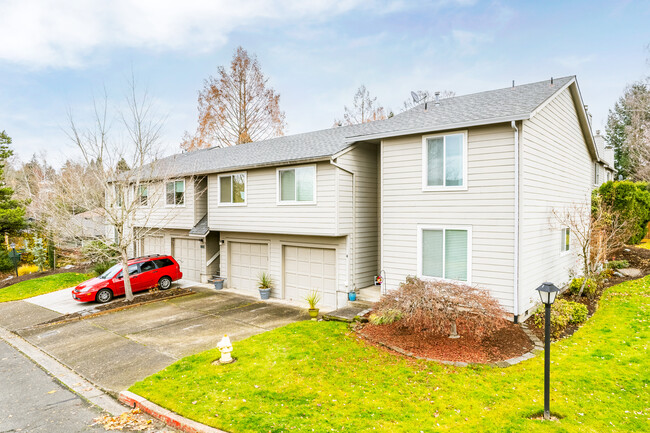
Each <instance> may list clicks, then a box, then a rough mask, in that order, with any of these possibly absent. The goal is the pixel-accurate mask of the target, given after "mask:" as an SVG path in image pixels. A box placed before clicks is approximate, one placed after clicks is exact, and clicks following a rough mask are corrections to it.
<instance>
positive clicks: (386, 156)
mask: <svg viewBox="0 0 650 433" xmlns="http://www.w3.org/2000/svg"><path fill="white" fill-rule="evenodd" d="M449 132H450V133H454V132H460V131H449ZM467 132H468V152H467V154H468V156H467V180H466V182H467V187H468V189H467V190H466V191H422V169H423V161H422V155H423V153H422V136H421V135H411V136H404V137H398V138H391V139H385V140H383V141H382V144H381V146H382V147H381V173H382V177H381V180H380V182H381V231H382V245H381V260H382V268H383V269H384V271H385V273H386V285H387V288H388V289H395V288H396V287H397V286H398V285H399V283H401V282H402V281H404V280H405V279H406V277H407V276H408V275H416V274H417V263H418V254H419V252H418V245H417V242H418V226H440V227H448V226H452V227H455V226H470V227H471V233H472V237H471V245H472V250H471V258H470V261H471V269H470V273H471V276H472V284H476V285H478V286H481V287H484V288H486V289H489V290H490V292H491V293H492V295H493V296H495V297H496V298H497V299H499V301H500V302H501V303H502V305H503V306H504V307H505V308H506V309H508V310H509V311H512V309H513V283H514V278H513V275H514V228H513V227H514V132H513V130H512V128H511V127H510V125H508V124H503V125H493V126H487V127H476V128H471V129H469V130H467Z"/></svg>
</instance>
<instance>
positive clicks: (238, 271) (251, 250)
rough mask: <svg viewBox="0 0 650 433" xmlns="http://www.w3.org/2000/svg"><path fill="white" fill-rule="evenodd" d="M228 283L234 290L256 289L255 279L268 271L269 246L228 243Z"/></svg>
mask: <svg viewBox="0 0 650 433" xmlns="http://www.w3.org/2000/svg"><path fill="white" fill-rule="evenodd" d="M228 248H229V254H230V283H229V286H230V287H233V288H235V289H242V290H255V289H257V277H258V276H259V274H260V273H261V272H268V270H269V246H268V245H267V244H253V243H247V242H229V243H228Z"/></svg>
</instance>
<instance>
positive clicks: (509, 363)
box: [355, 323, 544, 368]
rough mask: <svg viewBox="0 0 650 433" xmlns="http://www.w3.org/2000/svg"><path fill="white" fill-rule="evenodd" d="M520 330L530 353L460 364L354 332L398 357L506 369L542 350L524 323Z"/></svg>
mask: <svg viewBox="0 0 650 433" xmlns="http://www.w3.org/2000/svg"><path fill="white" fill-rule="evenodd" d="M520 325H521V328H522V330H523V331H524V333H525V334H526V336H527V337H528V338H529V339H530V340H531V342H532V343H533V345H534V347H533V350H531V351H530V352H526V353H524V354H523V355H521V356H517V357H515V358H510V359H506V360H504V361H498V362H485V363H483V362H460V361H446V360H443V359H434V358H427V357H426V356H419V355H416V354H415V353H412V352H409V351H407V350H404V349H402V348H399V347H396V346H391V345H390V344H386V343H383V342H381V341H379V340H375V339H374V338H370V337H368V336H367V335H363V334H361V333H359V332H358V331H359V329H358V328H356V329H355V331H356V333H357V335H358V336H359V337H361V338H362V339H363V340H366V341H369V342H371V343H373V344H377V345H379V346H383V347H385V348H387V349H390V350H392V351H393V352H397V353H399V354H400V355H404V356H408V357H410V358H415V359H421V360H424V361H433V362H437V363H439V364H444V365H452V366H454V367H471V366H486V367H499V368H506V367H510V366H513V365H516V364H519V363H520V362H523V361H526V360H528V359H531V358H534V357H535V355H536V354H537V353H538V352H539V350H543V349H544V346H543V344H542V342H541V341H540V340H539V339H538V338H537V336H536V335H535V334H534V333H533V332H532V331H531V330H530V329H528V326H526V325H525V324H524V323H520Z"/></svg>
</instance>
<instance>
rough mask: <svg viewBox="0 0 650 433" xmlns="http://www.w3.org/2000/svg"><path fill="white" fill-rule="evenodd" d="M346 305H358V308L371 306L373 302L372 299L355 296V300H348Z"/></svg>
mask: <svg viewBox="0 0 650 433" xmlns="http://www.w3.org/2000/svg"><path fill="white" fill-rule="evenodd" d="M348 305H351V306H353V307H358V308H372V307H373V306H374V305H375V303H374V302H372V301H364V300H361V299H359V298H357V300H356V301H351V302H348Z"/></svg>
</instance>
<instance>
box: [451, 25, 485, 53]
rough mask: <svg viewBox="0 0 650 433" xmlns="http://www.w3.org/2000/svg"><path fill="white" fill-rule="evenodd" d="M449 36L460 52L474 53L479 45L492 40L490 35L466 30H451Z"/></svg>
mask: <svg viewBox="0 0 650 433" xmlns="http://www.w3.org/2000/svg"><path fill="white" fill-rule="evenodd" d="M451 37H452V39H453V40H454V42H455V43H456V45H457V47H458V49H459V51H460V53H461V54H475V53H476V52H477V51H478V48H479V47H480V46H481V45H483V44H485V43H488V42H492V40H493V38H492V36H490V35H487V34H484V33H475V32H470V31H467V30H452V32H451Z"/></svg>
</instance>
